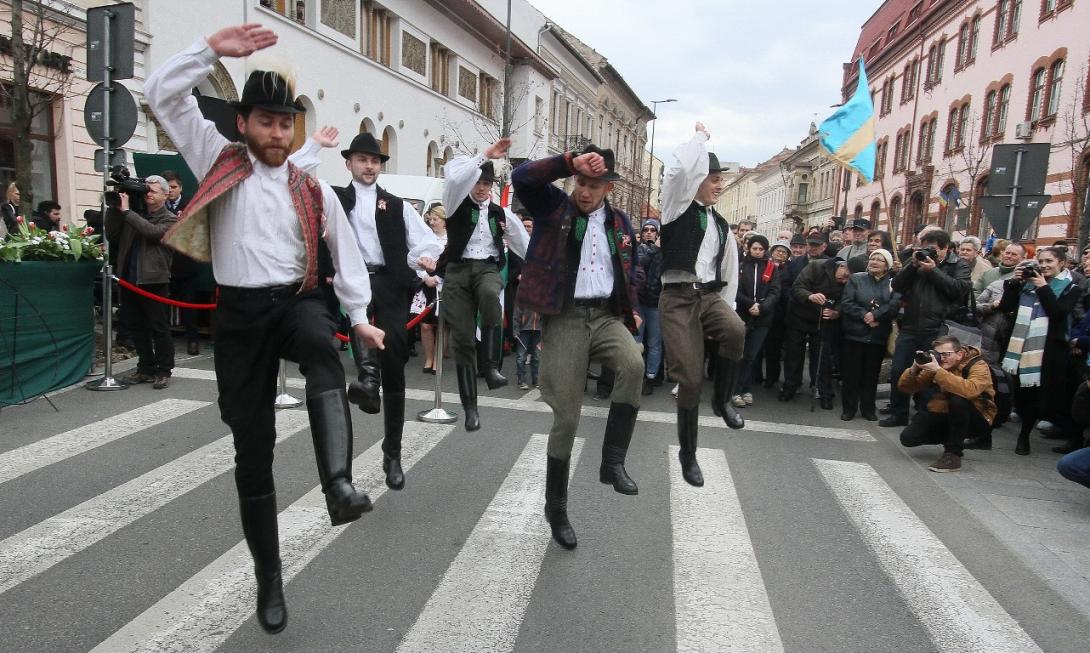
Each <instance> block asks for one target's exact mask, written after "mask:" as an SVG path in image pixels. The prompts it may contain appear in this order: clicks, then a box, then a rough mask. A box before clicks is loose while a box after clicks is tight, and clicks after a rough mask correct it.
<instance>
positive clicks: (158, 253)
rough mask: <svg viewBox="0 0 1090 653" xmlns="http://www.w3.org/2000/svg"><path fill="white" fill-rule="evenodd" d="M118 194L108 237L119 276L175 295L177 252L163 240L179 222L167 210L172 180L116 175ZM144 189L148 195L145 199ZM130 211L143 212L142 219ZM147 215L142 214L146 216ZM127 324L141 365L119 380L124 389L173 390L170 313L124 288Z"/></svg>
mask: <svg viewBox="0 0 1090 653" xmlns="http://www.w3.org/2000/svg"><path fill="white" fill-rule="evenodd" d="M114 180H115V181H117V182H118V183H117V184H116V186H117V188H118V190H119V191H120V192H119V193H118V194H116V195H115V194H112V193H110V194H107V199H106V205H107V207H108V208H107V210H106V218H105V226H106V236H107V237H108V238H109V239H110V242H113V243H117V248H116V249H114V250H113V252H112V253H116V257H115V258H114V264H115V265H116V269H117V273H118V276H120V277H121V278H122V279H124V280H125V281H128V282H129V283H131V284H133V285H136V286H139V287H140V288H142V289H144V290H146V291H148V292H150V293H153V294H155V295H162V296H165V295H166V294H167V293H168V292H169V290H170V265H171V258H172V255H171V250H170V249H168V248H167V247H165V246H164V245H162V244H161V241H162V239H163V234H165V233H166V232H167V230H168V229H170V228H171V227H172V226H173V225H174V223H175V222H177V221H178V219H177V217H176V216H175V215H174V214H173V213H171V212H170V211H169V210H168V209H167V208H166V202H167V190H168V189H167V180H166V179H163V178H162V177H160V176H158V175H152V176H150V177H148V178H147V179H139V178H132V177H127V173H126V174H125V175H120V174H115V177H114ZM139 189H143V193H142V194H141V193H140V190H139ZM130 206H133V207H139V208H140V209H142V211H141V212H140V213H138V212H137V211H134V210H130ZM141 213H142V214H141ZM121 303H122V305H123V306H124V307H125V311H124V314H125V320H126V322H127V325H128V328H129V332H130V334H131V335H132V339H133V342H134V343H135V345H136V352H137V354H138V355H139V356H140V360H139V362H138V363H137V365H136V369H134V370H133V371H132V372H130V373H129V374H127V375H126V376H124V377H122V378H121V379H119V380H120V381H122V382H123V383H129V384H138V383H151V384H153V385H152V387H153V388H155V389H156V390H163V389H165V388H166V387H167V386H168V385H169V384H170V374H171V370H173V369H174V340H173V339H172V338H171V336H170V307H169V306H167V305H166V304H163V303H161V302H158V301H156V300H154V299H150V298H147V297H143V296H141V295H138V294H136V293H135V292H132V291H131V290H127V289H124V288H122V290H121Z"/></svg>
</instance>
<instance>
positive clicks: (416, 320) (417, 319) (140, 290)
mask: <svg viewBox="0 0 1090 653" xmlns="http://www.w3.org/2000/svg"><path fill="white" fill-rule="evenodd" d="M114 280H116V281H117V284H118V285H119V286H121V287H122V288H124V289H126V290H129V291H132V292H134V293H136V294H137V295H140V296H141V297H147V298H148V299H153V300H155V301H157V302H160V303H162V304H169V305H170V306H177V307H178V308H191V309H194V310H198V311H214V310H216V305H215V304H191V303H189V302H180V301H178V300H176V299H170V298H169V297H163V296H162V295H156V294H155V293H151V292H148V291H146V290H144V289H143V288H141V287H140V286H135V285H133V284H131V283H129V282H128V281H125V280H124V279H121V278H119V277H114ZM433 308H435V304H428V305H427V306H425V307H424V310H423V311H421V312H420V314H419V315H417V316H416V317H414V318H413V319H411V320H409V322H408V324H406V325H405V330H406V331H408V330H409V329H412V328H413V327H415V326H416V325H418V324H420V321H421V320H423V319H424V318H425V317H427V315H428V314H429V313H431V311H432V309H433ZM333 335H335V336H337V339H338V340H341V341H343V342H348V336H346V335H345V334H343V333H334V334H333Z"/></svg>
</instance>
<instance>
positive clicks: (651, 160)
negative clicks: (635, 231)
mask: <svg viewBox="0 0 1090 653" xmlns="http://www.w3.org/2000/svg"><path fill="white" fill-rule="evenodd" d="M667 102H677V100H675V99H674V98H670V99H669V100H652V101H651V114H652V116H654V119H653V120H652V121H651V150H650V153H651V156H650V157H648V159H647V215H648V217H649V216H650V215H651V175H652V174H653V173H654V171H655V123H656V122H657V121H658V117H659V116H658V105H660V104H665V103H667Z"/></svg>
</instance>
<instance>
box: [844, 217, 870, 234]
mask: <svg viewBox="0 0 1090 653" xmlns="http://www.w3.org/2000/svg"><path fill="white" fill-rule="evenodd" d="M848 229H862V230H863V231H870V220H868V219H866V218H856V219H854V220H852V221H851V222H849V223H848Z"/></svg>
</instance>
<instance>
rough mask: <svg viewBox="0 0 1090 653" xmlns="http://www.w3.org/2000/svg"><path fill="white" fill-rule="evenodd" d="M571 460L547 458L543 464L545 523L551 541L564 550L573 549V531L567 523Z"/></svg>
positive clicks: (574, 543) (574, 542)
mask: <svg viewBox="0 0 1090 653" xmlns="http://www.w3.org/2000/svg"><path fill="white" fill-rule="evenodd" d="M570 464H571V459H570V458H569V459H568V460H560V459H559V458H553V457H552V456H549V457H548V460H547V461H546V463H545V521H547V522H549V526H550V528H552V531H553V539H554V540H556V543H557V544H559V545H560V546H562V547H564V548H565V549H574V548H575V545H576V541H575V530H574V529H573V528H572V527H571V524H570V523H569V522H568V466H569V465H570Z"/></svg>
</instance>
